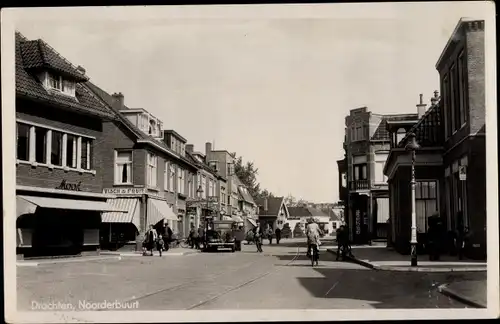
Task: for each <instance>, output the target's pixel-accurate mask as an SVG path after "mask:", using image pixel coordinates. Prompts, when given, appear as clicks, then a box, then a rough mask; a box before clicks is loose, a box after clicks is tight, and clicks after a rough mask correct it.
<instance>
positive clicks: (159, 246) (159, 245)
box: [156, 234, 165, 256]
mask: <svg viewBox="0 0 500 324" xmlns="http://www.w3.org/2000/svg"><path fill="white" fill-rule="evenodd" d="M156 249H157V250H158V252H159V253H160V256H161V254H162V252H163V250H165V241H164V240H163V236H162V235H161V234H160V235H158V240H157V241H156Z"/></svg>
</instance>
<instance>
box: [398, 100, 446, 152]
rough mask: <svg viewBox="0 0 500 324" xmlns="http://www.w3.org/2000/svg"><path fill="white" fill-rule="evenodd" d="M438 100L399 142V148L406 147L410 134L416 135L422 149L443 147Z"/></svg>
mask: <svg viewBox="0 0 500 324" xmlns="http://www.w3.org/2000/svg"><path fill="white" fill-rule="evenodd" d="M440 103H441V101H440V100H438V101H437V102H436V103H435V104H434V105H432V106H431V107H430V108H429V109H427V111H426V112H425V114H424V115H423V116H422V117H421V118H420V119H419V121H418V122H417V123H416V124H415V125H413V127H412V128H410V130H409V131H408V133H407V134H406V135H405V137H403V139H402V140H401V141H400V142H399V144H398V147H405V145H406V142H407V140H408V138H409V134H411V133H413V134H415V139H416V141H417V143H418V144H419V145H420V146H422V147H435V146H441V145H442V129H441V113H440V109H439V107H440Z"/></svg>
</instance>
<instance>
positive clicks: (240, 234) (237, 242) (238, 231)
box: [233, 226, 244, 251]
mask: <svg viewBox="0 0 500 324" xmlns="http://www.w3.org/2000/svg"><path fill="white" fill-rule="evenodd" d="M233 236H234V249H235V250H236V251H241V241H243V239H244V231H243V226H238V227H236V228H234V229H233Z"/></svg>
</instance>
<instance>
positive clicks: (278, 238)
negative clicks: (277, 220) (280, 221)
mask: <svg viewBox="0 0 500 324" xmlns="http://www.w3.org/2000/svg"><path fill="white" fill-rule="evenodd" d="M275 233H276V244H280V240H281V229H280V228H279V227H276V231H275Z"/></svg>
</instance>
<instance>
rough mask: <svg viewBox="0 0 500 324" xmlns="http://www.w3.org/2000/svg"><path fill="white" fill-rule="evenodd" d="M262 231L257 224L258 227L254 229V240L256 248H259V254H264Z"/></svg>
mask: <svg viewBox="0 0 500 324" xmlns="http://www.w3.org/2000/svg"><path fill="white" fill-rule="evenodd" d="M262 235H263V233H262V229H261V228H260V224H257V227H255V228H254V229H253V239H254V242H255V246H256V247H257V252H259V253H262Z"/></svg>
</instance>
